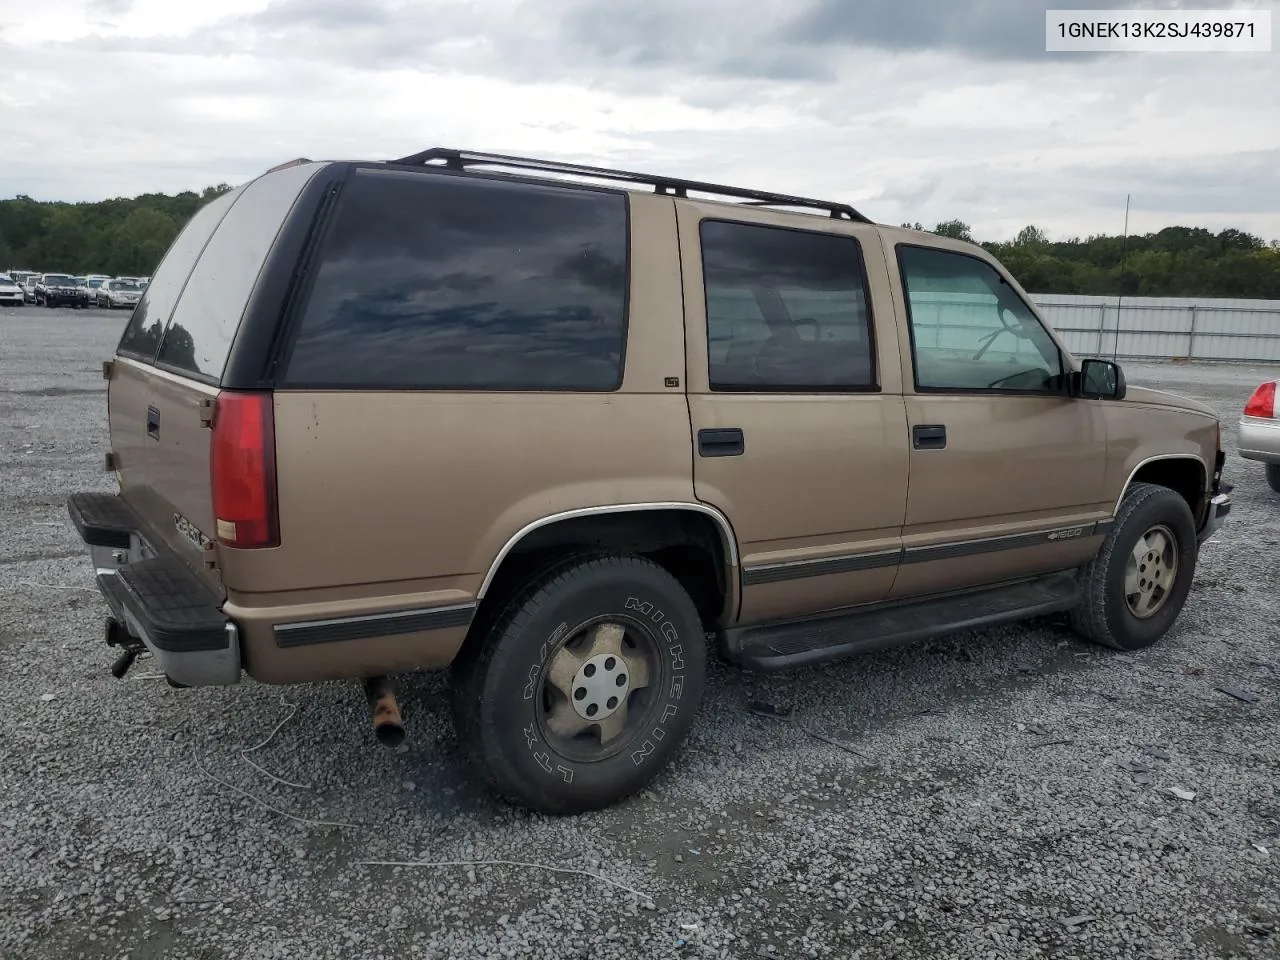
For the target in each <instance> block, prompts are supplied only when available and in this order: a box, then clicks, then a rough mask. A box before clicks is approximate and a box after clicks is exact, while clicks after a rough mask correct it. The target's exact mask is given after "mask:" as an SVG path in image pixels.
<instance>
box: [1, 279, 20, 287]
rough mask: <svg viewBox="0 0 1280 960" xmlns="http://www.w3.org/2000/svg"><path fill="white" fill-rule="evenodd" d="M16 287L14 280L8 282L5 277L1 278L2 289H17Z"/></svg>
mask: <svg viewBox="0 0 1280 960" xmlns="http://www.w3.org/2000/svg"><path fill="white" fill-rule="evenodd" d="M16 286H17V284H16V283H14V282H13V281H12V280H7V279H5V278H4V277H0V287H16Z"/></svg>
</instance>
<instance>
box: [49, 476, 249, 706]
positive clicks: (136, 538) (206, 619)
mask: <svg viewBox="0 0 1280 960" xmlns="http://www.w3.org/2000/svg"><path fill="white" fill-rule="evenodd" d="M67 511H68V512H69V513H70V515H71V522H72V523H73V524H74V525H75V528H76V530H77V531H78V532H79V534H80V538H81V539H82V540H83V541H84V542H85V544H86V545H87V546H88V547H89V553H90V556H91V557H92V558H93V565H94V569H95V570H96V572H97V582H98V589H99V590H101V591H102V596H103V598H104V599H105V600H106V602H107V606H108V607H109V608H110V609H111V614H112V616H114V617H115V618H116V619H117V620H119V621H120V622H121V623H123V624H124V625H125V628H126V629H127V630H128V631H129V633H130V634H131V635H132V636H134V637H137V638H138V640H140V641H141V642H142V644H143V645H144V646H146V648H147V650H148V651H149V652H150V653H151V655H152V657H153V658H154V659H155V662H156V665H157V666H158V667H159V668H160V670H161V671H162V672H163V673H165V674H166V675H168V676H169V678H170V679H172V680H174V681H175V682H177V683H181V684H184V685H186V686H189V687H206V686H226V685H229V684H234V683H238V682H239V680H240V675H241V663H240V632H239V629H238V628H237V626H236V624H235V623H234V622H233V621H232V620H231V619H230V618H229V617H227V616H226V615H225V614H224V613H223V612H222V610H221V601H220V600H219V598H218V597H217V596H215V595H214V594H213V592H212V591H210V590H209V588H208V587H207V586H206V585H205V584H204V582H203V581H201V580H200V578H199V577H197V576H196V574H195V573H194V572H193V571H192V570H191V569H190V567H188V566H187V565H186V563H185V562H184V561H183V560H182V559H181V558H180V557H178V556H177V555H176V554H174V553H173V552H172V551H171V550H169V549H168V547H166V546H165V545H164V544H160V545H159V547H156V546H153V545H152V543H150V542H149V541H148V540H147V538H146V537H145V536H144V534H143V532H142V531H143V524H142V522H141V520H140V519H139V517H138V515H137V513H135V512H134V510H133V508H132V507H130V506H129V504H128V503H127V502H126V501H125V500H123V499H122V498H121V497H118V496H115V495H113V494H103V493H77V494H73V495H72V496H71V497H70V498H69V499H68V501H67Z"/></svg>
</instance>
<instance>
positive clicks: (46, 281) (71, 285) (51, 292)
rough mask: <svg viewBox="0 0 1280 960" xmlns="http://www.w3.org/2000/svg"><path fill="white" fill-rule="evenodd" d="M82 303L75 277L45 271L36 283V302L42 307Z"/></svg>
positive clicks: (72, 305)
mask: <svg viewBox="0 0 1280 960" xmlns="http://www.w3.org/2000/svg"><path fill="white" fill-rule="evenodd" d="M83 303H84V301H83V299H82V294H81V292H80V288H79V287H77V286H76V278H75V277H72V276H68V275H67V274H65V273H46V274H45V275H44V276H43V277H41V278H40V282H39V283H37V284H36V304H37V305H38V306H43V307H79V306H82V305H83Z"/></svg>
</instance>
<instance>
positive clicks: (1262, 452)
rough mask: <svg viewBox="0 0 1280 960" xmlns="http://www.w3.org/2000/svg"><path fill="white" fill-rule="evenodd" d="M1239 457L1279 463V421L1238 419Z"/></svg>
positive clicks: (1256, 418)
mask: <svg viewBox="0 0 1280 960" xmlns="http://www.w3.org/2000/svg"><path fill="white" fill-rule="evenodd" d="M1239 445H1240V456H1242V457H1244V458H1245V459H1246V460H1260V461H1262V462H1263V463H1280V420H1266V419H1263V418H1262V417H1242V418H1241V419H1240V438H1239Z"/></svg>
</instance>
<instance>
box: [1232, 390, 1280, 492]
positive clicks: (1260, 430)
mask: <svg viewBox="0 0 1280 960" xmlns="http://www.w3.org/2000/svg"><path fill="white" fill-rule="evenodd" d="M1277 394H1280V380H1268V381H1267V382H1266V383H1264V384H1262V385H1261V386H1259V387H1258V389H1257V390H1255V391H1253V396H1251V397H1250V398H1249V402H1248V403H1246V404H1245V405H1244V416H1243V417H1241V418H1240V456H1242V457H1244V458H1245V459H1246V460H1258V461H1261V462H1262V463H1263V464H1264V465H1265V468H1266V471H1267V483H1269V484H1271V489H1272V490H1274V491H1276V493H1280V398H1278V397H1277Z"/></svg>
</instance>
